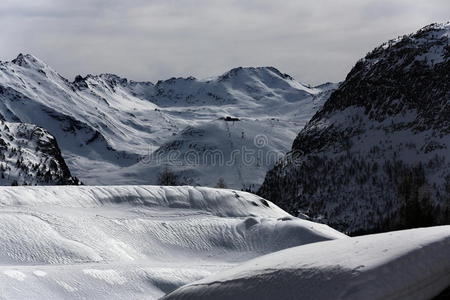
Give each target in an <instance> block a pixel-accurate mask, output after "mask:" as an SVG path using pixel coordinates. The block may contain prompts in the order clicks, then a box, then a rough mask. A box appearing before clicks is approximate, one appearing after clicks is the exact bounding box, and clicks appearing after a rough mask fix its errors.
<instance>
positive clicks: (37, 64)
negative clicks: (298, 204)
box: [11, 53, 47, 69]
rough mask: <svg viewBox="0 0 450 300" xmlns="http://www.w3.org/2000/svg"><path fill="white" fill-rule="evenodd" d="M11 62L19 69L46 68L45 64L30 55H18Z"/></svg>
mask: <svg viewBox="0 0 450 300" xmlns="http://www.w3.org/2000/svg"><path fill="white" fill-rule="evenodd" d="M11 62H12V63H14V64H16V65H18V66H21V67H34V68H38V69H43V68H45V67H46V66H47V64H46V63H44V62H43V61H42V60H40V59H39V58H37V57H35V56H34V55H32V54H22V53H19V55H17V57H16V58H15V59H13V60H12V61H11Z"/></svg>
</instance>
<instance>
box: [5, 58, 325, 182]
mask: <svg viewBox="0 0 450 300" xmlns="http://www.w3.org/2000/svg"><path fill="white" fill-rule="evenodd" d="M329 87H330V86H321V87H317V88H311V87H307V86H305V85H302V84H301V83H298V82H296V81H295V80H293V79H292V78H291V77H290V76H288V75H286V74H282V73H281V72H279V71H278V70H276V69H275V68H271V67H265V68H237V69H233V70H231V71H230V72H227V73H225V74H224V75H222V76H219V77H217V78H212V79H207V80H198V79H195V78H192V77H190V78H173V79H169V80H165V81H159V82H158V83H156V84H155V85H154V84H152V83H150V82H134V81H130V80H127V79H125V78H121V77H119V76H116V75H113V74H101V75H88V76H86V77H81V76H77V77H76V78H75V80H74V82H69V81H68V80H66V79H65V78H63V77H61V76H60V75H59V74H58V73H57V72H56V71H54V70H53V69H52V68H50V67H49V66H48V65H46V64H45V63H44V62H42V61H40V60H39V59H38V58H35V57H33V56H32V55H22V54H21V55H19V56H18V57H17V58H16V59H15V60H13V61H11V62H0V116H1V117H2V118H3V119H5V120H7V121H14V122H26V123H32V124H36V125H38V126H41V127H43V128H45V129H47V130H48V131H49V132H51V133H52V134H53V135H54V136H55V137H56V139H57V140H58V143H59V144H60V146H61V149H62V153H63V156H64V158H65V159H66V161H67V164H68V165H69V168H70V169H71V170H72V172H73V173H74V174H75V175H76V176H78V177H79V178H80V179H81V180H82V181H83V182H84V183H86V184H130V183H156V181H154V180H155V176H154V174H153V172H154V171H155V170H154V168H151V167H149V166H148V165H147V164H146V163H145V157H146V156H148V155H150V154H152V153H153V152H154V151H155V150H156V149H158V148H159V147H161V146H163V145H166V143H171V142H172V141H173V139H177V138H179V139H184V137H183V134H181V135H180V136H177V135H178V134H180V133H181V132H182V131H183V130H184V129H185V128H186V127H187V126H191V127H194V128H196V127H197V126H199V130H201V128H204V127H205V126H207V125H206V124H208V123H210V122H215V121H216V120H217V119H219V118H223V117H226V116H232V117H238V118H246V119H247V120H249V121H252V122H253V123H254V124H255V125H254V126H250V127H249V128H248V130H247V125H246V124H245V125H244V126H243V128H242V131H243V132H245V131H247V133H248V134H247V136H248V138H249V139H251V138H250V136H249V135H250V134H253V129H252V128H254V127H256V126H260V127H261V128H265V129H267V128H274V130H273V131H272V132H271V131H268V130H265V129H264V130H265V131H266V133H267V134H269V136H268V139H272V138H273V140H274V144H273V147H274V148H276V149H275V150H276V152H285V150H286V149H287V148H286V147H287V146H288V144H290V143H291V142H292V141H293V139H294V137H295V136H294V134H293V133H294V132H296V131H297V132H298V131H299V130H300V129H301V128H302V126H303V125H304V124H305V123H306V122H307V121H308V120H309V118H310V117H311V116H312V115H313V114H314V112H315V111H316V110H317V109H318V108H320V107H321V105H322V104H323V102H324V100H325V99H326V98H327V96H328V95H329V93H330V90H329ZM272 119H277V120H278V122H277V123H274V122H273V121H272ZM285 129H288V130H287V133H286V134H284V136H286V137H287V139H286V141H285V142H284V143H282V144H280V143H278V141H277V140H278V137H277V135H278V134H279V133H280V132H281V131H284V130H285ZM271 133H272V134H273V135H270V134H271ZM223 134H226V132H223ZM221 136H222V135H218V136H217V138H219V137H221ZM253 138H254V137H253ZM196 143H198V144H200V145H201V144H204V143H207V142H206V141H202V140H201V139H199V140H198V141H196ZM215 143H219V140H217V141H216V142H215ZM252 148H253V149H254V150H256V147H255V146H254V145H253V146H252ZM143 158H144V163H142V161H141V160H142V159H143ZM270 167H271V166H265V167H264V168H261V170H259V171H258V172H257V173H253V174H254V175H256V176H258V177H257V178H255V179H254V180H253V181H252V182H250V181H245V180H242V179H238V180H233V181H230V183H229V185H230V186H231V187H235V188H242V187H243V186H244V185H249V184H254V183H257V184H258V185H259V184H261V182H262V179H263V174H264V173H265V172H266V171H267V169H268V168H270ZM174 169H175V170H174V171H176V172H178V171H179V172H181V173H182V174H185V170H184V168H182V169H180V170H178V168H174ZM212 169H213V171H214V172H215V173H219V172H222V171H224V170H223V169H215V168H212ZM156 171H157V170H156ZM229 172H230V173H227V174H225V175H224V176H226V177H230V176H232V174H234V173H235V172H236V171H235V170H234V169H233V170H230V171H229ZM202 174H203V171H200V172H199V173H198V174H197V175H196V177H195V178H193V179H192V180H193V181H195V182H197V183H199V184H203V185H205V184H209V183H210V181H211V179H210V178H209V177H207V176H205V175H202Z"/></svg>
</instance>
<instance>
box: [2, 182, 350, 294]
mask: <svg viewBox="0 0 450 300" xmlns="http://www.w3.org/2000/svg"><path fill="white" fill-rule="evenodd" d="M0 229H1V234H0V295H1V297H2V298H6V299H55V298H56V299H60V298H90V299H124V298H127V297H128V298H132V299H136V298H138V299H139V298H141V299H143V298H145V299H156V298H159V297H161V296H163V295H165V294H166V293H169V292H171V291H173V290H175V289H176V288H178V287H180V286H182V285H184V284H187V283H190V282H193V281H195V280H199V279H201V278H204V277H206V276H209V275H212V274H215V273H217V272H221V271H223V270H224V269H227V268H230V267H233V266H235V265H236V264H238V263H241V262H244V261H246V260H248V259H252V258H255V257H257V256H260V255H264V254H268V253H271V252H274V251H278V250H282V249H285V248H288V247H294V246H299V245H303V244H307V243H312V242H319V241H325V240H330V239H348V237H347V236H345V235H343V234H341V233H339V232H337V231H335V230H333V229H331V228H330V227H328V226H326V225H322V224H316V223H312V222H309V221H305V220H301V219H297V218H294V217H292V216H291V215H289V214H288V213H286V212H284V211H283V210H281V209H280V208H278V207H277V206H275V205H274V204H272V203H271V202H268V201H265V200H264V199H262V198H260V197H258V196H256V195H252V194H249V193H245V192H237V191H232V190H219V189H211V188H195V187H187V186H185V187H157V186H110V187H87V186H65V187H0Z"/></svg>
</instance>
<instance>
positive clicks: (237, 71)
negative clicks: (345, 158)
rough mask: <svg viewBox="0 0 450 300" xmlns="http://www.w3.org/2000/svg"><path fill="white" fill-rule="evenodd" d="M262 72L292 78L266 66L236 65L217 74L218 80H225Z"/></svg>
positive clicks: (258, 74)
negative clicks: (219, 74)
mask: <svg viewBox="0 0 450 300" xmlns="http://www.w3.org/2000/svg"><path fill="white" fill-rule="evenodd" d="M263 74H271V75H276V76H279V77H281V78H283V79H288V80H293V78H292V77H291V76H289V75H288V74H285V73H281V72H280V71H279V70H278V69H277V68H275V67H271V66H268V67H236V68H233V69H231V70H230V71H228V72H225V73H224V74H222V75H221V76H219V81H226V80H229V79H231V78H235V77H238V76H252V75H257V76H261V75H263Z"/></svg>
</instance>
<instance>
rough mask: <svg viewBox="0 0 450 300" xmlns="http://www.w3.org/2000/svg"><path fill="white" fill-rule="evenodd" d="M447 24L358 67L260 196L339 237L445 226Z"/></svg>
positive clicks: (449, 112) (448, 212) (449, 167)
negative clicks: (334, 230) (338, 233)
mask: <svg viewBox="0 0 450 300" xmlns="http://www.w3.org/2000/svg"><path fill="white" fill-rule="evenodd" d="M449 33H450V24H433V25H430V26H427V27H425V28H423V29H421V30H419V31H418V32H417V33H414V34H411V35H407V36H403V37H399V38H398V39H395V40H392V41H389V42H387V43H385V44H383V45H381V46H380V47H378V48H376V49H375V50H373V51H372V52H370V53H369V54H368V55H367V56H366V57H365V58H364V59H362V60H360V61H359V62H358V63H357V64H356V65H355V66H354V68H353V69H352V70H351V71H350V73H349V74H348V75H347V78H346V80H345V81H344V82H343V83H342V84H341V86H340V87H339V88H338V89H337V90H336V91H335V92H334V93H333V94H332V95H331V96H330V98H329V99H328V101H326V103H325V104H324V106H323V108H322V109H320V110H319V111H318V112H317V113H316V114H315V115H314V117H313V118H312V120H311V121H310V122H309V123H308V124H307V125H306V126H305V128H304V129H303V130H302V131H301V132H300V134H299V135H298V136H297V138H296V139H295V141H294V143H293V146H292V151H291V152H290V153H289V154H288V155H287V156H286V157H285V159H284V160H283V161H282V162H280V163H279V164H277V166H276V167H275V168H274V169H273V170H271V171H270V172H269V173H268V174H267V176H266V179H265V182H264V184H263V186H262V188H261V190H260V194H261V195H262V196H263V197H265V198H267V199H271V200H272V201H274V202H275V203H277V204H278V205H280V206H281V207H283V208H285V209H287V210H288V211H290V212H295V213H297V212H298V211H301V212H303V213H305V214H308V215H309V216H310V217H312V218H314V219H316V220H321V221H323V222H326V223H327V224H329V225H331V226H333V227H334V228H338V229H340V230H342V231H345V232H352V233H357V232H368V231H380V230H389V229H391V230H392V229H395V228H406V227H417V226H425V225H433V224H444V223H446V224H448V223H449V222H450V157H449V152H448V151H449V149H450V135H449V133H450V130H449V128H450V121H449V120H450V46H449Z"/></svg>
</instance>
